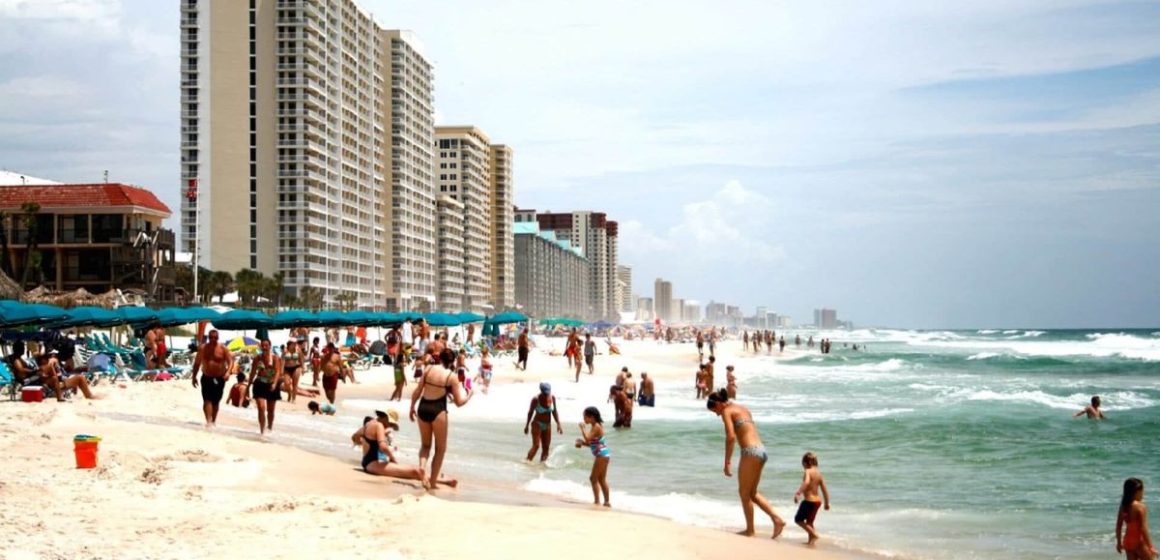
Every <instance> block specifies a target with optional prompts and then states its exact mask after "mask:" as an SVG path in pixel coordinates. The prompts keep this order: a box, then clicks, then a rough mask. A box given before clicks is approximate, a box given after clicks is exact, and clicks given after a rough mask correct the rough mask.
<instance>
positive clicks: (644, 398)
mask: <svg viewBox="0 0 1160 560" xmlns="http://www.w3.org/2000/svg"><path fill="white" fill-rule="evenodd" d="M637 402H638V403H640V405H641V406H656V404H657V397H656V393H655V390H654V389H653V380H652V379H650V378H649V376H648V374H647V373H644V372H641V374H640V396H639V397H637Z"/></svg>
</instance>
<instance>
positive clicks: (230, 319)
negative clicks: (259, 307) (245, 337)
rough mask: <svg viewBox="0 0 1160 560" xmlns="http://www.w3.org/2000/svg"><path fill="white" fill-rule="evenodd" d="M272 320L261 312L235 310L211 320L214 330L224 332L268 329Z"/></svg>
mask: <svg viewBox="0 0 1160 560" xmlns="http://www.w3.org/2000/svg"><path fill="white" fill-rule="evenodd" d="M273 322H274V320H273V319H271V318H270V316H269V315H266V314H265V313H262V312H261V311H250V310H248V309H235V310H233V311H230V312H228V313H223V314H222V316H221V317H218V318H217V319H214V320H213V326H214V328H217V329H221V330H226V331H248V330H257V329H265V328H270V326H271V325H272V324H273Z"/></svg>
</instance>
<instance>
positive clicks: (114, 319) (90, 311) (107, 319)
mask: <svg viewBox="0 0 1160 560" xmlns="http://www.w3.org/2000/svg"><path fill="white" fill-rule="evenodd" d="M65 313H66V315H65V317H64V318H63V319H60V320H58V321H53V322H52V323H50V324H48V325H46V326H48V327H51V328H54V329H67V328H70V327H109V326H113V325H119V324H121V317H120V315H117V313H116V312H114V311H111V310H109V309H105V308H103V307H74V308H72V309H69V310H68V311H66V312H65Z"/></svg>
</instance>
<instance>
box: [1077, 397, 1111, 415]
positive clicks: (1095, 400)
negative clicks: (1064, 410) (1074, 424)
mask: <svg viewBox="0 0 1160 560" xmlns="http://www.w3.org/2000/svg"><path fill="white" fill-rule="evenodd" d="M1085 414H1086V415H1087V417H1088V419H1089V420H1107V419H1108V417H1107V416H1104V412H1103V411H1102V410H1100V397H1099V395H1096V396H1094V397H1092V403H1091V404H1089V405H1087V406H1085V407H1083V410H1081V411H1079V412H1077V413H1075V414H1073V415H1071V417H1072V418H1078V417H1080V416H1083V415H1085Z"/></svg>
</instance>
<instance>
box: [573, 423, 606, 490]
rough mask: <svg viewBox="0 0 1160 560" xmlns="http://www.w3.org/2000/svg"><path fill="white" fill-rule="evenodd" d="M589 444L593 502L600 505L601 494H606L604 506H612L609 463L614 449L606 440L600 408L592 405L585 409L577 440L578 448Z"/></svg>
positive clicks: (589, 479) (589, 477) (589, 478)
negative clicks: (610, 447) (609, 498)
mask: <svg viewBox="0 0 1160 560" xmlns="http://www.w3.org/2000/svg"><path fill="white" fill-rule="evenodd" d="M585 445H587V446H588V449H589V450H590V451H592V457H593V460H592V472H591V473H590V474H589V475H588V482H591V483H592V504H593V505H597V506H598V505H600V495H601V493H603V494H604V507H612V502H610V501H609V500H608V493H609V491H608V463H610V462H611V461H612V450H611V449H609V448H608V444H607V443H606V442H605V441H604V420H603V419H601V418H600V409H598V408H596V407H595V406H590V407H588V408H585V409H584V421H583V422H581V423H580V437H579V438H578V439H577V440H576V449H580V448H581V447H583V446H585Z"/></svg>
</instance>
